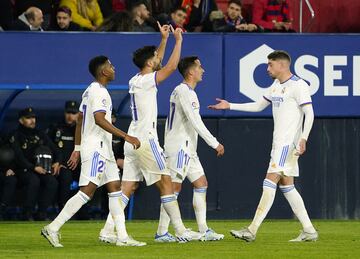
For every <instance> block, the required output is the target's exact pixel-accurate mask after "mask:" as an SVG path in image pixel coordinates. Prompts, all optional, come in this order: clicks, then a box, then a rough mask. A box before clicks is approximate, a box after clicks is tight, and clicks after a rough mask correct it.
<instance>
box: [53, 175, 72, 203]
mask: <svg viewBox="0 0 360 259" xmlns="http://www.w3.org/2000/svg"><path fill="white" fill-rule="evenodd" d="M73 174H74V171H71V170H70V169H68V168H61V171H60V174H59V176H58V177H57V180H58V182H59V192H58V204H59V209H62V208H63V207H64V205H65V203H66V202H67V201H68V199H70V198H71V190H70V185H71V183H72V181H73Z"/></svg>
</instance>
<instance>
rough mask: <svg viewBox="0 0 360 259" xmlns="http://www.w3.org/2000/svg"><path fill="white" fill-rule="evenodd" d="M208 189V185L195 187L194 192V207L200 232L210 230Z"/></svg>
mask: <svg viewBox="0 0 360 259" xmlns="http://www.w3.org/2000/svg"><path fill="white" fill-rule="evenodd" d="M206 190H207V187H201V188H194V192H193V207H194V212H195V217H196V222H197V224H198V228H199V232H200V233H205V232H206V230H208V226H207V224H206Z"/></svg>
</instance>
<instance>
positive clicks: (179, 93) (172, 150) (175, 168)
mask: <svg viewBox="0 0 360 259" xmlns="http://www.w3.org/2000/svg"><path fill="white" fill-rule="evenodd" d="M178 70H179V72H180V74H181V75H182V76H183V78H184V80H183V82H182V83H181V84H179V85H178V86H177V87H175V89H174V91H173V92H172V94H171V96H170V112H169V116H168V118H167V120H166V125H165V145H164V148H165V154H166V157H167V165H168V167H169V169H170V173H171V179H172V182H173V188H174V192H175V195H176V196H178V195H179V193H180V191H181V185H182V182H183V181H184V180H185V178H187V179H188V180H189V181H190V182H191V183H192V185H193V188H194V189H193V207H194V211H195V216H196V221H197V224H198V228H199V232H200V233H201V234H202V238H201V240H202V241H215V240H221V239H223V238H224V235H222V234H218V233H216V232H215V231H214V230H212V229H210V228H208V226H207V223H206V191H207V187H208V183H207V179H206V176H205V173H204V169H203V167H202V165H201V163H200V160H199V157H198V155H197V152H196V150H197V142H198V135H200V136H201V137H202V138H203V139H204V140H205V142H206V143H207V144H208V145H209V146H210V147H212V148H213V149H215V151H216V154H217V156H222V155H223V154H224V147H223V145H221V144H220V143H219V142H218V141H217V140H216V138H215V137H214V136H213V135H212V134H211V133H210V132H209V130H208V129H207V128H206V126H205V125H204V122H203V121H202V119H201V116H200V103H199V99H198V97H197V94H196V92H195V88H196V86H197V84H198V83H199V82H200V81H202V77H203V74H204V72H205V70H204V69H203V67H202V66H201V62H200V60H199V58H198V57H196V56H191V57H185V58H183V59H181V60H180V63H179V65H178ZM169 223H170V218H169V216H168V215H167V213H166V211H165V210H164V207H163V205H161V208H160V220H159V227H158V230H157V233H156V235H155V241H157V242H164V243H166V242H173V239H174V238H173V237H172V235H171V234H170V233H169V232H168V227H169Z"/></svg>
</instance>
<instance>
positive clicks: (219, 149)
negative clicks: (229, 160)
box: [215, 144, 225, 157]
mask: <svg viewBox="0 0 360 259" xmlns="http://www.w3.org/2000/svg"><path fill="white" fill-rule="evenodd" d="M215 150H216V156H217V157H221V156H223V155H224V153H225V148H224V146H223V145H221V144H219V145H218V146H217V148H216V149H215Z"/></svg>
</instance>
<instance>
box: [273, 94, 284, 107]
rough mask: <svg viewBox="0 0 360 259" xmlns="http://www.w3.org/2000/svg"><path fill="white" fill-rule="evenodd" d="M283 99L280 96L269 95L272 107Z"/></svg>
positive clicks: (278, 105) (276, 105) (277, 105)
mask: <svg viewBox="0 0 360 259" xmlns="http://www.w3.org/2000/svg"><path fill="white" fill-rule="evenodd" d="M283 101H284V98H282V97H281V96H272V97H271V102H272V104H273V107H276V108H277V107H280V104H281V103H282V102H283Z"/></svg>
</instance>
